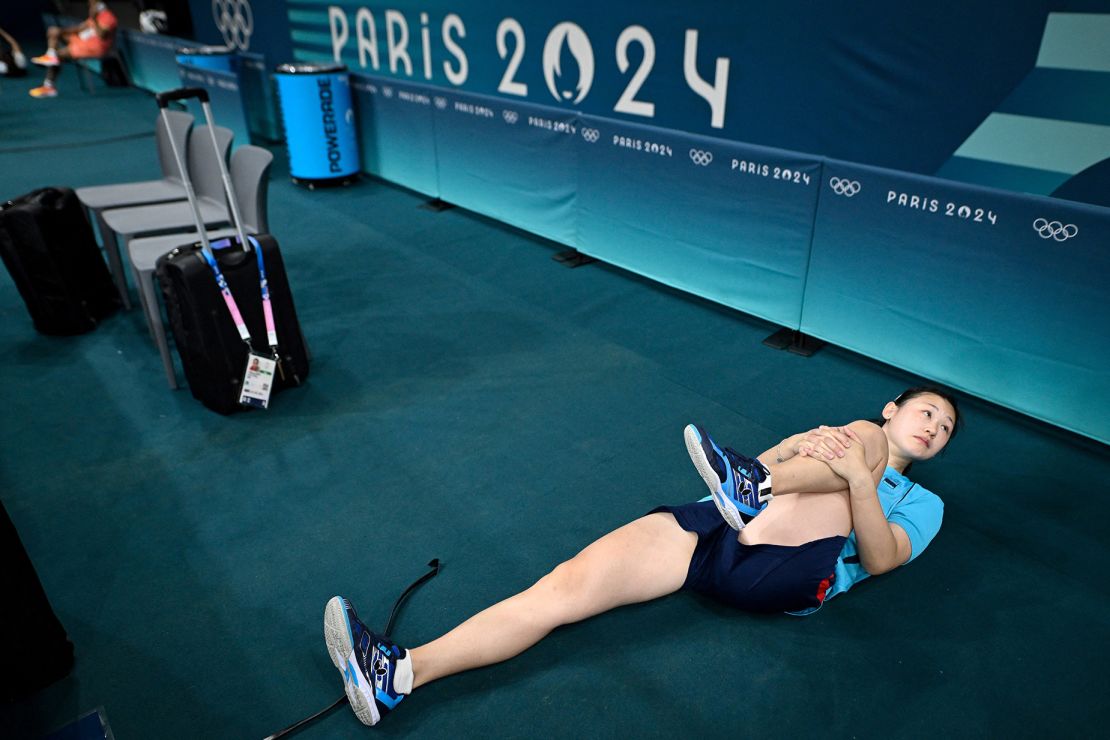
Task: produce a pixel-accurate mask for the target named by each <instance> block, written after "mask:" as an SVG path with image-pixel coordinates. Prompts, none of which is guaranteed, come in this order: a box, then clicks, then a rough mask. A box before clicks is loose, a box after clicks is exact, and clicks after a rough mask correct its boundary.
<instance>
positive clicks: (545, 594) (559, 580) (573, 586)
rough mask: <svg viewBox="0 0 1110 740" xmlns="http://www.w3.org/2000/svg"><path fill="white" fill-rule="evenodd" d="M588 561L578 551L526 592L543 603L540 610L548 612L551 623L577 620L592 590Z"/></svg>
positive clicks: (585, 608) (566, 622) (559, 623)
mask: <svg viewBox="0 0 1110 740" xmlns="http://www.w3.org/2000/svg"><path fill="white" fill-rule="evenodd" d="M592 575H593V574H591V573H590V568H589V565H588V563H586V562H584V559H583V558H582V556H581V555H580V554H579V555H577V556H575V557H573V558H571V559H570V560H566V561H564V562H562V563H559V565H557V566H555V568H554V569H553V570H552V571H551V572H550V573H548V574H547V575H546V576H544V577H543V578H541V579H540V580H538V581H536V584H535V585H534V586H532V588H531V589H529V591H531V592H533V594H532V595H533V596H534V597H535V598H537V599H540V600H541V601H542V602H544V608H543V609H542V611H543V613H545V614H548V615H550V617H551V618H552V619H553V620H554V622H555V625H556V626H557V625H561V624H568V623H570V622H574V621H577V620H578V619H581V618H582V617H581V616H580V615H582V614H583V612H585V611H589V610H588V608H587V607H588V605H589V603H590V602H591V594H592V592H593V583H594V581H595V580H596V579H595V578H593V577H592Z"/></svg>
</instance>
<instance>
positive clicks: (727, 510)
mask: <svg viewBox="0 0 1110 740" xmlns="http://www.w3.org/2000/svg"><path fill="white" fill-rule="evenodd" d="M683 437H684V438H685V439H686V451H687V452H688V453H690V460H691V462H693V463H694V467H695V468H697V470H698V474H699V475H701V479H702V480H703V481H705V485H707V486H708V487H709V492H710V493H711V494H712V495H713V503H714V504H716V505H717V511H719V512H720V513H721V518H723V519H724V520H725V523H726V524H728V526H730V527H732V528H733V529H735V530H736V531H737V532H739V531H740V530H741V529H743V528H744V520H743V519H741V518H740V511H739V510H738V509H737V508H736V505H735V504H733V503H732V501H731V500H730V499H729V497H728V496H726V495H725V490H724V488H722V487H721V479H720V477H719V476H718V475H717V472H716V471H715V470H713V466H712V465H711V464H710V462H709V454H716V452H714V451H713V449H712V447H710V449H709V450H706V449H705V447H706V446H707V445H710V444H711V443H710V442H708V441H706V440H704V439H703V438H702V436H701V434H700V433H699V432H698V429H697V427H695V426H694V425H693V424H687V425H686V431H685V432H684V433H683Z"/></svg>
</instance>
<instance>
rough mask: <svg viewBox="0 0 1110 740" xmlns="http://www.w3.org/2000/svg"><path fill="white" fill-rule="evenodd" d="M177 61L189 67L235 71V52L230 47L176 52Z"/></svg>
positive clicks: (194, 48)
mask: <svg viewBox="0 0 1110 740" xmlns="http://www.w3.org/2000/svg"><path fill="white" fill-rule="evenodd" d="M177 61H178V62H179V63H181V64H188V65H189V66H191V67H200V68H201V69H214V70H216V71H217V72H234V71H235V50H234V49H232V48H231V47H230V46H195V47H188V48H184V49H178V50H177Z"/></svg>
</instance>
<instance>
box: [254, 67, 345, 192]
mask: <svg viewBox="0 0 1110 740" xmlns="http://www.w3.org/2000/svg"><path fill="white" fill-rule="evenodd" d="M274 78H275V79H276V80H277V87H278V96H279V97H280V98H281V119H282V123H283V124H284V126H285V145H286V147H287V148H288V150H289V174H290V175H292V178H293V182H295V183H299V184H303V185H307V186H308V187H309V188H314V187H316V186H317V185H346V184H348V183H351V182H354V181H355V180H357V179H358V171H359V162H358V138H357V137H356V136H355V111H354V107H353V106H352V105H351V82H350V77H349V76H348V74H347V67H346V66H345V65H342V64H282V65H281V66H279V67H278V68H277V71H276V74H275V75H274Z"/></svg>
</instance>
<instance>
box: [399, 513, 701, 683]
mask: <svg viewBox="0 0 1110 740" xmlns="http://www.w3.org/2000/svg"><path fill="white" fill-rule="evenodd" d="M697 541H698V536H697V535H696V534H694V533H693V532H687V531H685V530H684V529H682V528H681V527H680V526H678V522H676V521H675V518H674V516H673V515H671V514H668V513H656V514H649V515H647V516H645V517H642V518H640V519H637V520H636V521H634V522H632V523H630V524H626V525H625V526H623V527H621V528H620V529H617V530H615V531H613V532H610V533H609V534H607V535H605V536H604V537H602V538H601V539H599V540H597V541H595V542H594V543H593V544H591V545H590V546H588V547H587V548H586V549H584V550H583V551H582V552H580V553H578V555H576V556H575V557H573V558H571V559H570V560H568V561H566V562H564V563H562V564H561V565H559V566H558V567H556V568H555V570H553V571H551V573H549V574H547V575H546V576H544V577H543V578H541V579H540V580H539V581H537V582H536V583H535V585H533V586H532V587H531V588H529V589H527V590H526V591H522V592H521V593H519V594H517V595H516V596H512V597H510V598H508V599H505V600H504V601H502V602H500V603H497V604H494V605H493V606H491V607H489V608H488V609H486V610H484V611H482V612H479V613H478V614H476V615H474V616H473V617H471V618H470V619H468V620H466V621H465V622H463V623H462V624H460V625H459V626H458V627H455V628H454V629H453V630H451V631H450V632H448V633H447V634H445V635H443V636H442V637H440V638H438V639H436V640H433V641H432V642H429V643H427V644H426V645H421V646H420V647H418V648H413V649H412V650H411V651H410V654H411V656H412V668H413V674H414V677H413V688H414V689H415V688H417V687H419V686H422V685H424V684H426V683H429V682H431V681H434V680H436V679H437V678H442V677H444V676H449V675H451V674H453V673H459V672H460V671H465V670H468V669H470V668H477V667H479V666H485V665H490V664H491V663H498V662H500V661H503V660H507V659H509V658H512V657H513V656H515V655H518V654H520V653H522V652H524V651H525V650H527V649H528V648H530V647H531V646H532V645H535V644H536V643H537V642H539V641H540V640H541V639H543V638H544V637H545V636H546V635H547V634H548V633H549V632H551V630H553V629H555V628H556V627H559V626H560V625H564V624H570V623H572V622H577V621H580V620H582V619H585V618H587V617H591V616H593V615H595V614H600V613H601V612H604V611H608V610H610V609H614V608H616V607H618V606H623V605H625V604H635V603H638V602H641V601H649V600H651V599H656V598H659V597H660V596H665V595H667V594H669V593H673V592H675V591H677V590H678V589H679V588H681V587H682V584H683V583H684V582H685V580H686V572H687V570H688V569H689V566H690V558H691V557H693V554H694V547H695V545H696V544H697Z"/></svg>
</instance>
